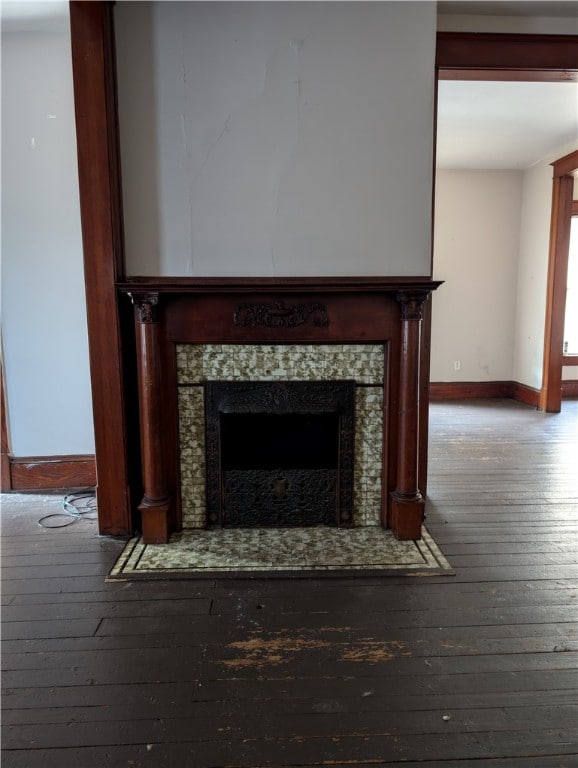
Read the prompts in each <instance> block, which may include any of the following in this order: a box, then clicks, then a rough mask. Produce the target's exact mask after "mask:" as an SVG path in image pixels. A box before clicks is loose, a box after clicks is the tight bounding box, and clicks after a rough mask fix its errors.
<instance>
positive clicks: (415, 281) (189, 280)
mask: <svg viewBox="0 0 578 768" xmlns="http://www.w3.org/2000/svg"><path fill="white" fill-rule="evenodd" d="M442 282H443V281H441V280H432V279H431V278H430V277H421V276H417V277H413V276H412V277H381V276H380V277H373V276H361V277H359V276H351V277H350V276H339V277H335V276H330V277H146V276H138V277H130V278H127V279H126V280H125V281H123V282H120V283H118V284H117V287H118V289H119V290H120V291H121V292H122V293H133V292H135V293H142V292H149V291H155V292H158V293H254V292H259V291H264V290H266V291H282V292H283V293H318V292H331V293H354V292H355V293H357V292H359V291H363V292H368V293H390V292H394V291H397V290H405V291H412V290H426V291H434V290H435V289H436V288H438V287H439V286H440V285H441V284H442Z"/></svg>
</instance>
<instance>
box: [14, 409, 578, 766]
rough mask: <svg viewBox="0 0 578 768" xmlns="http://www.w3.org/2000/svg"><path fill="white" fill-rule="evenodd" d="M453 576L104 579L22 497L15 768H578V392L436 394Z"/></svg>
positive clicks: (102, 546)
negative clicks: (548, 395)
mask: <svg viewBox="0 0 578 768" xmlns="http://www.w3.org/2000/svg"><path fill="white" fill-rule="evenodd" d="M429 494H430V498H429V500H428V505H427V515H428V518H427V525H428V528H429V529H430V531H431V533H432V535H433V536H434V538H435V539H436V541H437V543H438V544H439V546H440V548H441V549H442V551H443V553H444V554H445V555H446V557H447V558H448V559H449V560H450V563H451V564H452V566H453V567H454V568H455V571H456V575H455V576H451V577H447V576H444V577H438V576H436V577H427V578H415V577H405V578H404V577H386V578H376V577H371V578H368V577H361V578H360V577H354V578H341V577H336V578H329V579H328V578H323V579H310V580H290V579H269V580H268V579H254V580H235V581H233V580H230V581H227V580H226V579H223V580H217V581H181V582H179V581H165V582H163V581H154V582H146V583H131V582H127V583H118V582H117V583H109V584H107V583H105V582H104V577H105V575H106V573H107V572H108V571H109V569H110V568H111V566H112V564H113V563H114V561H115V559H116V557H117V555H118V553H119V552H120V550H121V549H122V546H123V542H119V541H115V540H110V539H105V538H99V537H98V536H97V535H96V527H95V524H94V523H90V522H88V521H86V520H82V521H79V522H78V523H76V524H75V525H73V526H71V527H69V528H65V529H61V530H58V531H46V530H44V529H42V528H40V527H39V526H38V525H37V522H36V521H37V520H38V518H39V517H40V516H41V515H42V514H45V513H46V512H47V511H50V510H51V509H52V505H53V504H54V503H55V502H54V500H52V499H51V498H50V497H24V496H5V497H4V502H3V506H2V525H3V547H4V557H3V593H2V600H3V609H2V611H3V647H4V650H3V686H4V690H3V714H2V720H3V741H2V745H3V763H2V764H3V766H4V768H37V767H38V768H40V767H42V768H68V767H69V766H70V767H71V766H74V768H96V767H97V766H98V767H99V768H100V767H101V768H117V767H118V768H121V766H122V768H125V767H126V768H129V767H133V768H134V767H136V768H139V767H140V766H143V767H146V768H165V766H166V767H167V768H168V767H169V766H170V767H171V768H189V767H190V768H226V767H227V768H229V767H232V766H235V767H237V768H265V767H267V768H273V767H276V768H281V767H283V768H297V766H299V768H307V767H309V766H332V768H349V767H350V766H356V767H357V768H370V767H371V768H373V767H374V766H390V767H392V766H393V767H395V766H398V767H400V766H404V767H405V768H418V766H419V768H424V767H425V768H474V767H475V768H498V767H499V768H570V766H578V746H577V723H578V717H577V714H578V702H577V696H576V691H577V688H578V673H577V669H578V653H577V652H578V635H577V625H578V622H577V619H578V616H577V610H576V606H577V597H578V582H577V579H576V575H577V532H578V520H577V517H578V516H577V502H578V401H575V400H574V401H565V402H564V405H563V412H562V414H560V415H548V414H542V413H538V412H536V411H534V410H532V409H530V408H528V407H527V406H523V405H520V404H517V403H515V402H513V401H508V400H503V401H496V400H488V401H468V402H463V403H460V402H454V403H451V404H434V405H433V406H432V409H431V473H430V490H429Z"/></svg>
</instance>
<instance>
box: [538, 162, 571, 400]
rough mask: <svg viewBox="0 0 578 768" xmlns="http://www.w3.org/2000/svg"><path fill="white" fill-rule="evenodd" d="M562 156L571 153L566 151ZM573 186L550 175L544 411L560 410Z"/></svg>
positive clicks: (562, 179)
mask: <svg viewBox="0 0 578 768" xmlns="http://www.w3.org/2000/svg"><path fill="white" fill-rule="evenodd" d="M574 154H575V155H576V157H575V158H574V160H573V162H574V161H576V162H578V152H576V153H573V155H574ZM566 157H571V156H570V155H567V156H566ZM565 160H566V158H562V161H565ZM564 167H565V166H564ZM573 188H574V180H573V179H572V177H571V176H567V175H564V176H559V177H557V178H554V181H553V193H552V216H551V224H550V253H549V259H548V285H547V298H546V324H545V329H544V362H543V373H542V392H541V395H540V409H541V410H542V411H548V413H558V411H559V410H560V400H561V395H560V393H561V388H560V383H561V380H562V347H563V341H564V307H565V306H566V283H567V273H568V253H569V248H570V222H571V220H572V199H573Z"/></svg>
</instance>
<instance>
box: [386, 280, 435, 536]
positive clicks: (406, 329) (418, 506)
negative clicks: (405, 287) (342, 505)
mask: <svg viewBox="0 0 578 768" xmlns="http://www.w3.org/2000/svg"><path fill="white" fill-rule="evenodd" d="M427 296H428V292H427V291H399V292H398V293H397V295H396V299H397V301H398V303H399V305H400V309H401V353H400V361H399V421H398V429H399V436H398V445H397V483H396V489H395V491H393V493H392V494H391V502H392V503H391V528H392V530H393V532H394V534H395V537H396V538H397V539H419V538H421V525H422V521H423V516H424V506H425V501H424V499H423V498H422V495H421V493H420V490H419V488H418V485H417V478H418V451H419V383H420V365H419V361H420V341H421V339H420V337H421V320H422V306H423V302H424V301H425V299H426V298H427Z"/></svg>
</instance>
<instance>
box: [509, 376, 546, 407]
mask: <svg viewBox="0 0 578 768" xmlns="http://www.w3.org/2000/svg"><path fill="white" fill-rule="evenodd" d="M512 383H513V385H514V388H513V392H512V398H513V399H514V400H518V402H520V403H526V405H531V406H532V407H533V408H539V407H540V390H539V389H534V387H529V386H528V385H527V384H520V383H519V382H517V381H514V382H512Z"/></svg>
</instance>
